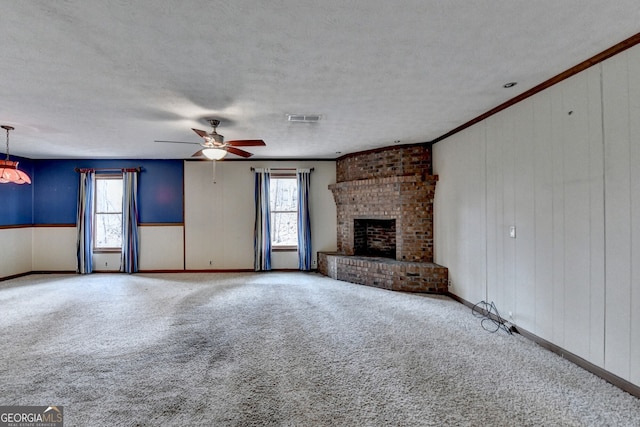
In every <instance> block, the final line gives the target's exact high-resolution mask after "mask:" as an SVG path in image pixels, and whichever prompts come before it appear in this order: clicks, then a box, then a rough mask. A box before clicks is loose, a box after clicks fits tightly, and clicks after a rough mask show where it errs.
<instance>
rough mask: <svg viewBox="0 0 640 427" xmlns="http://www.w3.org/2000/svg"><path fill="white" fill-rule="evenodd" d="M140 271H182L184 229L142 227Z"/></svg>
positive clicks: (154, 226) (157, 226)
mask: <svg viewBox="0 0 640 427" xmlns="http://www.w3.org/2000/svg"><path fill="white" fill-rule="evenodd" d="M139 231H140V259H139V263H140V270H143V271H144V270H184V227H183V226H182V225H164V224H163V225H144V224H143V225H142V226H141V227H140V228H139Z"/></svg>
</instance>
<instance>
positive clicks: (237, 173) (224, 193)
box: [184, 160, 337, 270]
mask: <svg viewBox="0 0 640 427" xmlns="http://www.w3.org/2000/svg"><path fill="white" fill-rule="evenodd" d="M212 166H213V165H212V164H211V163H210V162H185V167H184V177H185V178H184V179H185V255H186V260H185V264H186V269H187V270H210V269H222V270H229V269H250V270H251V269H253V228H254V217H255V210H254V209H255V208H254V188H253V186H254V175H253V173H252V172H251V171H250V168H251V167H258V168H263V167H273V168H296V167H300V168H315V170H314V172H313V173H312V175H311V197H310V201H309V205H310V209H311V222H312V224H311V228H312V229H311V236H312V242H313V251H314V254H313V259H314V260H316V259H317V256H316V253H317V251H334V250H336V239H337V234H336V206H335V202H334V200H333V195H332V194H331V191H329V189H328V186H329V184H332V183H334V182H335V179H336V170H335V162H328V161H318V162H313V161H291V162H282V161H258V160H256V161H245V162H219V163H217V164H216V169H215V183H214V178H213V167H212ZM272 267H273V268H276V269H296V268H298V257H297V255H296V253H295V252H289V253H274V254H273V255H272ZM314 268H315V266H314Z"/></svg>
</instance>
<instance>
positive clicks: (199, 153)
mask: <svg viewBox="0 0 640 427" xmlns="http://www.w3.org/2000/svg"><path fill="white" fill-rule="evenodd" d="M202 155H203V154H202V150H199V151H196V152H195V153H193V154H192V155H191V157H200V156H202Z"/></svg>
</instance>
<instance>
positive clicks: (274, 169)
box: [249, 166, 315, 172]
mask: <svg viewBox="0 0 640 427" xmlns="http://www.w3.org/2000/svg"><path fill="white" fill-rule="evenodd" d="M249 169H251V172H253V171H255V170H256V168H254V167H253V166H252V167H250V168H249ZM265 169H270V170H272V171H295V170H298V168H265ZM302 169H306V168H302ZM314 169H315V168H310V169H309V170H310V171H311V172H313V170H314Z"/></svg>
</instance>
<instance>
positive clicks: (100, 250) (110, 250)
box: [93, 248, 122, 254]
mask: <svg viewBox="0 0 640 427" xmlns="http://www.w3.org/2000/svg"><path fill="white" fill-rule="evenodd" d="M119 252H122V249H121V248H94V249H93V253H94V254H114V253H119Z"/></svg>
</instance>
